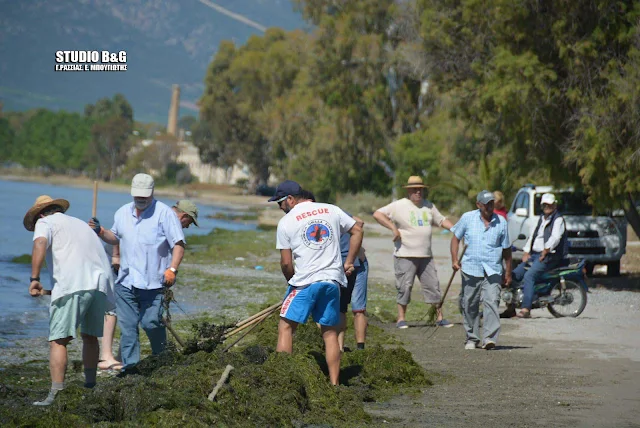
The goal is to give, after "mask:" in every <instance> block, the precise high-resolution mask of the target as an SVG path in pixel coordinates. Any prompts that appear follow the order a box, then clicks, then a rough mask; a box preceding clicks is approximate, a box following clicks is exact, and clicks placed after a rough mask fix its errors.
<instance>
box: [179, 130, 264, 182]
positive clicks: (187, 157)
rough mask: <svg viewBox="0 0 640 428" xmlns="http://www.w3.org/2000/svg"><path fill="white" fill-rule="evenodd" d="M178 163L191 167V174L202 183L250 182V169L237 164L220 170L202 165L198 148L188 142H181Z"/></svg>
mask: <svg viewBox="0 0 640 428" xmlns="http://www.w3.org/2000/svg"><path fill="white" fill-rule="evenodd" d="M178 145H179V146H180V155H178V159H177V160H178V162H182V163H185V164H187V165H188V166H189V170H190V171H191V174H192V175H193V176H195V177H198V180H199V181H200V182H201V183H214V184H236V182H237V181H238V180H240V179H246V180H250V178H251V176H250V174H249V168H247V166H246V165H241V164H236V165H235V166H234V167H233V168H220V167H215V166H213V165H209V164H205V163H202V161H201V160H200V153H199V152H198V148H197V147H196V146H194V145H193V144H192V143H190V142H188V141H181V142H180V143H178Z"/></svg>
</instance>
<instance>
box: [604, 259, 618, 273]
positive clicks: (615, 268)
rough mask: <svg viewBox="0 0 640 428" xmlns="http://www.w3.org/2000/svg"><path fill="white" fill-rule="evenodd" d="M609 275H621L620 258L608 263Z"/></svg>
mask: <svg viewBox="0 0 640 428" xmlns="http://www.w3.org/2000/svg"><path fill="white" fill-rule="evenodd" d="M607 276H620V260H618V261H617V262H610V263H607Z"/></svg>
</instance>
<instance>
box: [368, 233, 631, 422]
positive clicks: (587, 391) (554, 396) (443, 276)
mask: <svg viewBox="0 0 640 428" xmlns="http://www.w3.org/2000/svg"><path fill="white" fill-rule="evenodd" d="M377 231H378V232H379V230H377ZM383 233H384V232H383ZM448 236H450V235H444V236H435V237H434V245H433V248H434V255H435V258H436V262H437V267H438V273H439V277H440V282H441V286H442V288H444V285H445V284H446V282H447V281H448V279H449V276H450V275H451V268H450V262H449V260H450V259H449V255H448V244H449V240H448V239H447V237H448ZM365 247H366V249H367V257H368V259H369V263H370V269H371V276H372V278H375V279H377V280H378V281H380V282H384V283H386V284H388V287H389V291H390V296H392V295H393V293H392V291H393V270H392V260H391V259H392V255H391V244H390V240H389V237H387V236H384V237H374V238H365ZM631 277H632V278H635V277H634V276H633V275H632V276H631ZM627 279H628V277H620V278H618V281H615V282H624V281H626V280H627ZM612 280H613V279H612ZM607 281H611V280H607ZM591 282H592V284H597V283H599V282H602V281H600V280H599V279H598V278H596V279H595V280H592V281H591ZM604 282H606V281H604ZM416 288H419V287H414V295H413V298H414V299H421V295H420V293H419V292H417V291H416ZM610 288H611V287H610ZM618 289H621V290H628V289H630V288H629V287H625V286H624V284H621V286H620V287H618ZM459 290H460V277H459V276H457V277H456V280H455V281H454V284H453V286H452V289H451V290H450V292H449V294H448V300H450V301H455V297H456V296H457V295H458V293H459ZM451 306H453V305H451ZM639 308H640V293H638V292H632V291H611V290H608V289H606V288H597V289H594V290H592V292H591V293H590V294H589V302H588V305H587V309H586V310H585V312H584V313H583V314H582V315H581V316H580V317H578V318H576V319H555V318H553V317H551V316H550V314H549V313H548V312H547V311H546V310H534V311H533V319H531V320H516V319H513V320H506V321H504V322H503V327H502V333H501V336H500V339H499V343H498V347H497V348H496V349H495V350H493V351H484V350H473V351H469V350H465V349H464V331H463V328H462V325H461V318H460V316H459V314H457V313H454V312H453V311H451V310H450V311H449V313H448V314H447V317H448V318H449V319H450V320H451V321H454V322H455V324H456V325H455V326H454V327H453V328H449V329H444V328H439V329H437V330H435V328H434V327H429V326H425V325H424V323H417V325H416V323H413V326H412V327H411V328H409V329H406V330H397V329H395V326H394V325H393V324H391V323H389V324H386V325H384V327H385V328H386V329H388V330H389V331H391V332H392V333H394V334H395V335H396V336H397V337H398V338H399V339H401V340H402V341H403V342H404V344H405V346H406V348H407V349H408V350H410V351H411V352H412V354H413V356H414V358H415V359H416V361H418V362H419V363H420V364H421V365H422V366H423V367H424V368H425V369H426V370H428V371H430V372H432V373H435V374H436V376H435V382H434V385H433V387H431V388H427V389H425V390H424V392H423V393H422V394H421V395H419V396H411V397H409V396H400V397H396V398H395V399H394V400H392V401H391V402H388V403H383V404H373V405H371V406H369V407H368V411H370V412H371V413H374V414H376V415H380V416H382V417H383V418H384V419H385V420H386V421H387V422H389V426H410V427H413V426H416V427H417V426H444V427H466V426H475V427H477V426H483V425H484V426H492V427H494V426H495V427H502V426H505V427H506V426H512V427H535V426H553V427H640V337H639V335H638V331H639V327H638V326H640V309H639ZM410 309H411V306H410V307H409V311H410ZM414 319H417V318H414ZM409 324H410V325H411V324H412V323H411V322H410V323H409Z"/></svg>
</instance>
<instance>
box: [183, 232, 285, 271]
mask: <svg viewBox="0 0 640 428" xmlns="http://www.w3.org/2000/svg"><path fill="white" fill-rule="evenodd" d="M275 246H276V241H275V235H274V234H273V233H267V232H261V231H230V230H224V229H214V230H213V231H211V233H209V234H208V235H196V236H192V237H189V245H187V249H186V253H187V258H188V262H189V263H207V264H211V263H220V262H224V261H231V260H235V258H236V257H247V256H248V255H250V256H253V257H258V258H262V257H268V256H269V255H273V254H274V252H275Z"/></svg>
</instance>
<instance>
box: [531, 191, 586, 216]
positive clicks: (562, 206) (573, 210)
mask: <svg viewBox="0 0 640 428" xmlns="http://www.w3.org/2000/svg"><path fill="white" fill-rule="evenodd" d="M542 195H543V194H542V193H536V196H535V199H536V200H535V204H534V210H535V214H536V215H540V214H542V207H541V206H540V201H541V200H542ZM555 195H556V198H557V199H558V211H560V213H562V214H565V215H581V216H590V215H593V207H592V206H591V205H589V203H588V202H587V195H586V194H584V193H581V192H560V193H556V194H555Z"/></svg>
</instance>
